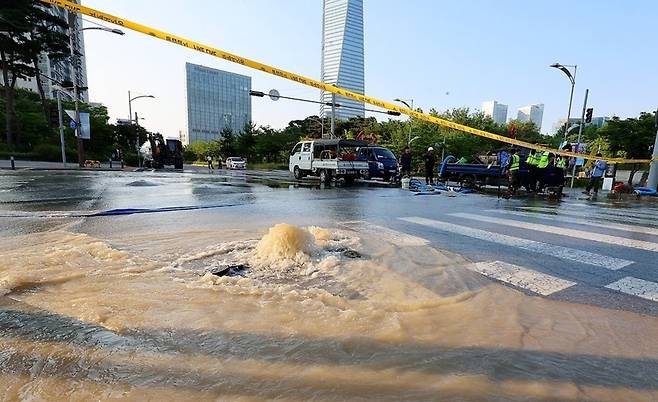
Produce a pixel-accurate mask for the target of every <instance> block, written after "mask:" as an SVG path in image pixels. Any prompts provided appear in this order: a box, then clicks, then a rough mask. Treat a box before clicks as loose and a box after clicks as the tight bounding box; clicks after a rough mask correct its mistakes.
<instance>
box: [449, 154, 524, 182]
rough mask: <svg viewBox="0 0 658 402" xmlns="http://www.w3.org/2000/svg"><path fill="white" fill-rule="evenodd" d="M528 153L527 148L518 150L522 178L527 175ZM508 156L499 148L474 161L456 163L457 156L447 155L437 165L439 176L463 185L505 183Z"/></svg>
mask: <svg viewBox="0 0 658 402" xmlns="http://www.w3.org/2000/svg"><path fill="white" fill-rule="evenodd" d="M528 153H529V150H527V149H521V150H520V151H519V156H520V157H521V163H520V166H519V172H520V174H521V177H522V178H523V177H527V175H528V167H527V166H526V164H525V160H526V158H527V156H528ZM509 157H510V154H509V152H507V151H506V150H499V151H494V152H491V153H488V154H485V155H478V156H476V157H475V161H476V163H457V158H455V157H454V156H452V155H449V156H447V157H446V158H445V159H444V160H443V161H442V162H441V164H440V165H439V167H438V169H439V177H440V178H441V179H443V180H447V181H454V182H458V183H460V184H461V185H462V186H465V187H476V186H482V185H490V186H498V185H507V175H506V174H505V172H506V170H507V165H508V163H509Z"/></svg>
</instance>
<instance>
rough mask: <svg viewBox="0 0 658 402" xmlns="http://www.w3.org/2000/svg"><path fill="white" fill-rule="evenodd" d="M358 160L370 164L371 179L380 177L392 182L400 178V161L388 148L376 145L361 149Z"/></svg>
mask: <svg viewBox="0 0 658 402" xmlns="http://www.w3.org/2000/svg"><path fill="white" fill-rule="evenodd" d="M357 158H358V159H359V160H362V161H367V162H368V174H369V176H370V177H371V178H373V177H379V178H381V179H383V180H384V181H390V180H391V178H397V176H398V172H399V170H398V161H397V159H396V158H395V154H393V152H391V151H390V150H389V149H388V148H384V147H380V146H376V145H371V146H367V147H363V148H359V154H358V156H357Z"/></svg>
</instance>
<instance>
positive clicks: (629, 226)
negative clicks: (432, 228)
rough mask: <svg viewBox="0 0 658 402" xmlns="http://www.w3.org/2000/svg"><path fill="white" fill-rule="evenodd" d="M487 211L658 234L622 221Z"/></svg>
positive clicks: (653, 230)
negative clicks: (595, 220)
mask: <svg viewBox="0 0 658 402" xmlns="http://www.w3.org/2000/svg"><path fill="white" fill-rule="evenodd" d="M485 212H497V213H501V214H505V215H515V216H525V217H527V218H537V219H547V220H550V221H557V222H564V223H575V224H578V225H587V226H594V227H599V228H605V229H616V230H623V231H625V232H635V233H643V234H648V235H654V236H658V229H653V228H647V227H644V226H631V225H624V224H621V223H612V222H610V223H596V222H591V221H586V220H584V219H578V218H569V217H566V216H559V215H546V214H538V213H534V212H522V211H512V210H508V209H488V210H486V211H485Z"/></svg>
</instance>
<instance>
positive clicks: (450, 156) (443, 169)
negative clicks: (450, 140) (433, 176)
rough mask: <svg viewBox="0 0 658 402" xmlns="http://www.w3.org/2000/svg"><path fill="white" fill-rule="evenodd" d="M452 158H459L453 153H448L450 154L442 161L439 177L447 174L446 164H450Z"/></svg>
mask: <svg viewBox="0 0 658 402" xmlns="http://www.w3.org/2000/svg"><path fill="white" fill-rule="evenodd" d="M450 159H452V160H454V161H457V158H455V157H454V156H452V155H448V156H446V157H445V159H443V162H441V168H439V177H443V175H445V173H446V165H447V164H448V162H449V161H450Z"/></svg>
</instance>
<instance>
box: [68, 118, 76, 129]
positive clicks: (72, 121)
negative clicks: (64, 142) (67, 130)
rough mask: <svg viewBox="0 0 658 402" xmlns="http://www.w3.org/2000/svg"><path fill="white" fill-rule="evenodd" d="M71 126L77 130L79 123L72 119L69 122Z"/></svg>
mask: <svg viewBox="0 0 658 402" xmlns="http://www.w3.org/2000/svg"><path fill="white" fill-rule="evenodd" d="M69 127H71V128H72V129H74V130H75V128H76V127H78V124H77V123H76V122H75V120H71V122H70V123H69Z"/></svg>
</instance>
